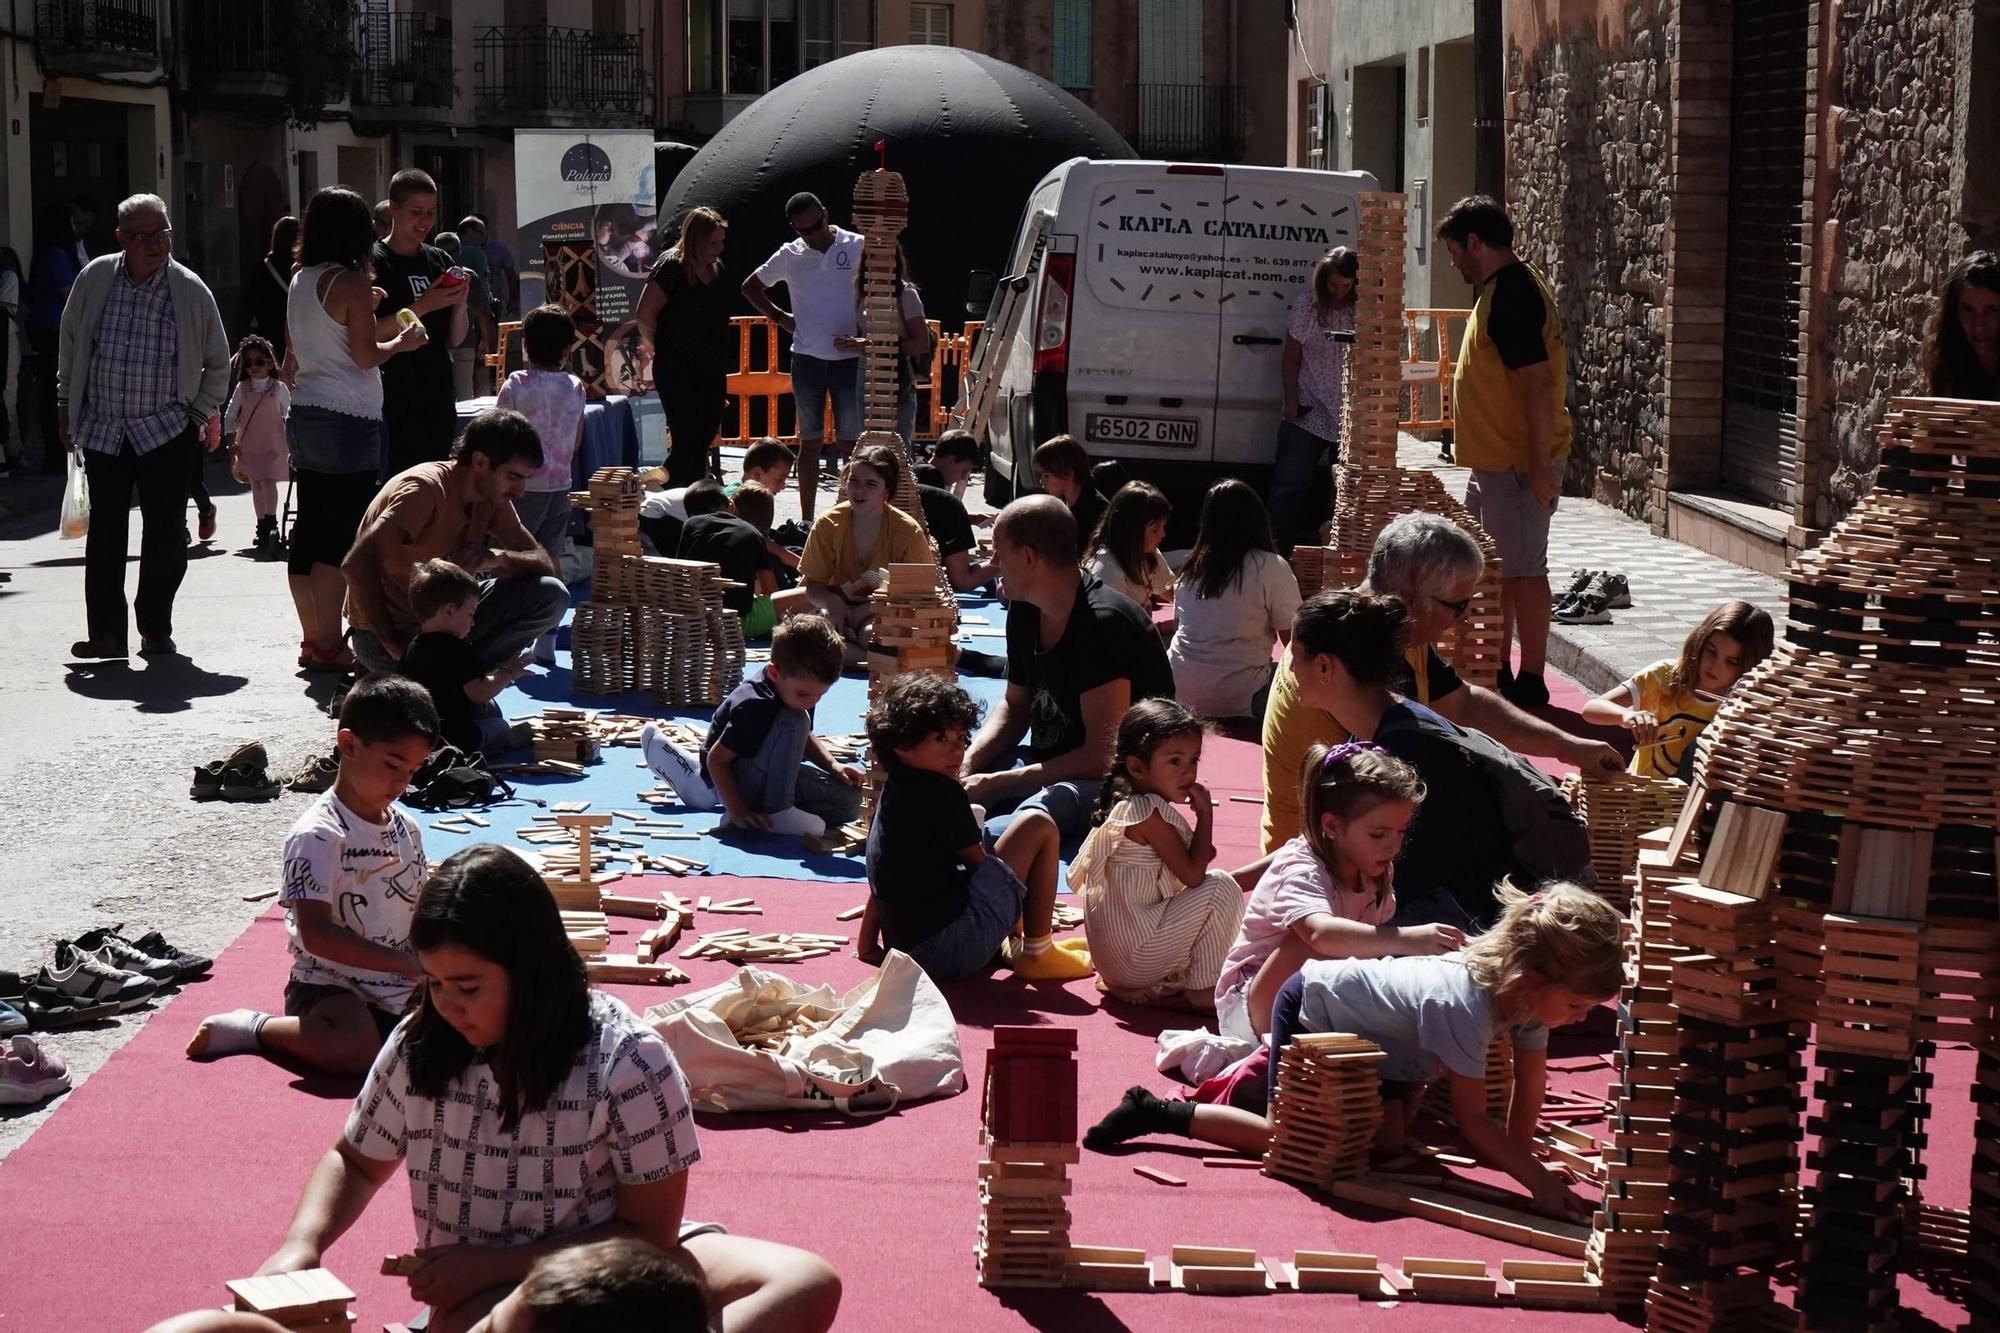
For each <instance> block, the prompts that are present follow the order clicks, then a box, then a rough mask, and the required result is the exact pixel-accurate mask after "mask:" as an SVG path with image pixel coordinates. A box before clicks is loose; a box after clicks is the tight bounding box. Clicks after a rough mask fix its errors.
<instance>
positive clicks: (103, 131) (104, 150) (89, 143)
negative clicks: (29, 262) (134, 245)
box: [28, 97, 131, 256]
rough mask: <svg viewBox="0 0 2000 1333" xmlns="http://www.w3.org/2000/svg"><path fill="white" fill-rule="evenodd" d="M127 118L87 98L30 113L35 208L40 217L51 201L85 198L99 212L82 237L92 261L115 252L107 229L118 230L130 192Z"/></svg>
mask: <svg viewBox="0 0 2000 1333" xmlns="http://www.w3.org/2000/svg"><path fill="white" fill-rule="evenodd" d="M130 116H131V111H130V109H129V108H127V107H125V106H123V105H121V104H119V103H116V102H97V101H93V100H91V99H90V98H87V97H65V98H64V99H63V101H62V105H61V106H60V107H59V108H57V109H56V110H54V111H51V110H49V109H48V108H47V107H44V106H43V105H42V104H41V103H40V101H37V102H36V103H35V104H34V106H33V107H32V108H30V110H29V113H28V125H29V131H30V133H31V134H32V136H33V142H34V149H33V152H32V153H31V154H30V155H29V183H30V186H31V187H32V192H33V196H34V200H35V208H36V210H37V212H39V211H40V210H41V209H42V208H43V207H45V206H47V205H48V204H49V203H50V202H51V201H54V202H59V203H66V202H68V201H69V200H71V199H74V198H77V197H78V196H84V197H87V198H88V199H89V200H90V201H91V203H92V204H93V205H94V206H95V208H96V212H97V218H96V220H95V221H94V222H93V223H92V224H91V227H90V230H89V232H87V233H86V234H85V235H84V238H83V241H84V247H85V248H86V249H87V250H89V251H90V253H91V254H92V255H93V256H95V255H102V254H109V253H110V252H111V251H112V250H114V249H116V248H117V247H116V243H115V242H114V241H113V240H112V238H111V229H112V228H113V227H114V226H115V225H117V220H118V219H117V213H118V204H119V202H120V201H121V200H123V199H124V198H125V197H126V196H127V195H128V194H130V193H131V190H130V180H131V175H130V167H131V161H130V157H131V152H130V144H131V122H130V119H129V117H130Z"/></svg>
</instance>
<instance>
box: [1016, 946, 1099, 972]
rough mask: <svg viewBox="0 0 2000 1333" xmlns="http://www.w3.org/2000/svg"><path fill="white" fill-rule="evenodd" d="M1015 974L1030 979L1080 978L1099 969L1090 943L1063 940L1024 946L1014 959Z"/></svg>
mask: <svg viewBox="0 0 2000 1333" xmlns="http://www.w3.org/2000/svg"><path fill="white" fill-rule="evenodd" d="M1013 963H1014V974H1015V975H1016V976H1020V977H1026V978H1027V979H1028V980H1030V981H1078V980H1081V979H1082V978H1084V977H1087V976H1089V975H1091V973H1093V972H1095V971H1096V970H1097V969H1096V968H1094V967H1092V966H1091V962H1090V945H1089V944H1088V943H1087V942H1086V941H1083V940H1063V941H1061V942H1060V943H1057V944H1053V945H1051V946H1050V947H1048V948H1046V949H1044V950H1042V951H1041V952H1040V953H1029V952H1028V950H1027V948H1026V946H1023V948H1022V949H1021V951H1020V953H1018V954H1017V955H1015V957H1014V959H1013Z"/></svg>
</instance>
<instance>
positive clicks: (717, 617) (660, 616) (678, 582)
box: [570, 467, 744, 708]
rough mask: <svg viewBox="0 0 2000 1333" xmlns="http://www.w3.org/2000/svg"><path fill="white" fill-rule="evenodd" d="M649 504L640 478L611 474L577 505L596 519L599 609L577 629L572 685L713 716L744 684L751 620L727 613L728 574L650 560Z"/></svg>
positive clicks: (587, 610) (578, 619)
mask: <svg viewBox="0 0 2000 1333" xmlns="http://www.w3.org/2000/svg"><path fill="white" fill-rule="evenodd" d="M643 494H644V489H643V487H642V486H641V485H640V482H639V476H638V474H637V473H636V472H634V471H633V470H632V469H630V468H622V467H607V468H599V469H598V470H597V471H596V472H595V473H593V474H592V476H591V479H590V488H589V489H588V490H587V491H584V492H580V493H577V494H574V495H572V497H571V498H572V500H574V501H575V502H576V503H578V504H580V505H582V506H584V507H585V508H587V509H588V510H589V511H590V525H591V539H592V542H593V548H592V549H593V568H592V573H591V594H590V600H589V601H588V602H585V603H583V604H582V605H580V606H578V607H577V609H576V616H575V618H574V619H573V620H572V622H571V624H570V655H571V675H570V685H571V688H573V689H574V690H575V691H576V693H578V694H580V695H606V694H622V693H628V692H635V691H647V692H650V693H651V694H652V695H653V698H654V701H655V702H656V703H660V704H663V705H666V706H668V707H675V708H680V707H707V708H712V707H714V706H715V705H716V704H718V703H720V702H721V701H722V696H723V695H725V694H727V693H729V691H730V690H733V689H735V688H736V686H737V685H739V684H740V683H742V680H743V667H744V647H743V622H742V618H741V617H740V616H739V615H738V614H737V613H736V612H734V611H732V610H729V609H728V608H726V607H724V606H723V605H722V594H723V593H724V592H725V591H727V590H728V588H729V587H730V586H731V585H730V584H729V583H728V582H727V581H726V580H724V579H723V577H722V570H721V568H720V567H719V566H716V565H713V564H708V563H706V562H703V561H695V560H672V559H667V558H664V557H660V556H647V555H644V554H642V552H641V548H640V545H639V503H640V500H641V498H642V497H643Z"/></svg>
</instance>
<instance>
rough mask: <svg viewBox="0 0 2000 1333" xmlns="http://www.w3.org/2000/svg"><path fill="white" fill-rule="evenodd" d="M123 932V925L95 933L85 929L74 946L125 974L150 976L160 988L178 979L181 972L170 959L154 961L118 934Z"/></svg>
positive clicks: (99, 928)
mask: <svg viewBox="0 0 2000 1333" xmlns="http://www.w3.org/2000/svg"><path fill="white" fill-rule="evenodd" d="M123 929H125V927H124V925H123V924H119V925H116V926H99V927H98V928H97V929H96V930H86V931H85V932H83V934H81V935H79V936H77V937H76V947H77V948H79V949H82V950H84V951H85V952H87V953H94V954H96V955H97V956H98V958H99V959H100V960H102V961H103V962H107V963H109V964H111V966H113V967H116V968H121V969H123V970H124V971H127V972H137V973H138V974H139V975H140V976H142V977H151V978H152V979H153V980H155V981H157V982H159V983H160V984H161V985H162V986H171V985H172V984H173V983H174V982H176V981H178V980H180V969H179V968H178V967H176V966H174V962H173V960H172V959H171V958H155V957H154V956H153V955H151V954H149V953H147V952H146V951H145V950H144V949H141V948H140V947H139V946H138V945H136V944H134V943H132V941H130V940H128V939H126V938H125V937H124V936H122V935H120V934H119V933H118V932H119V931H121V930H123Z"/></svg>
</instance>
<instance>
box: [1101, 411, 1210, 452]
mask: <svg viewBox="0 0 2000 1333" xmlns="http://www.w3.org/2000/svg"><path fill="white" fill-rule="evenodd" d="M1083 438H1084V440H1085V441H1086V442H1087V443H1090V444H1151V445H1158V446H1161V447H1164V448H1168V449H1192V448H1194V447H1195V446H1196V445H1198V444H1200V443H1201V422H1200V421H1199V420H1197V419H1196V418H1194V417H1124V416H1110V415H1108V414H1105V413H1102V412H1087V413H1085V414H1084V418H1083Z"/></svg>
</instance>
